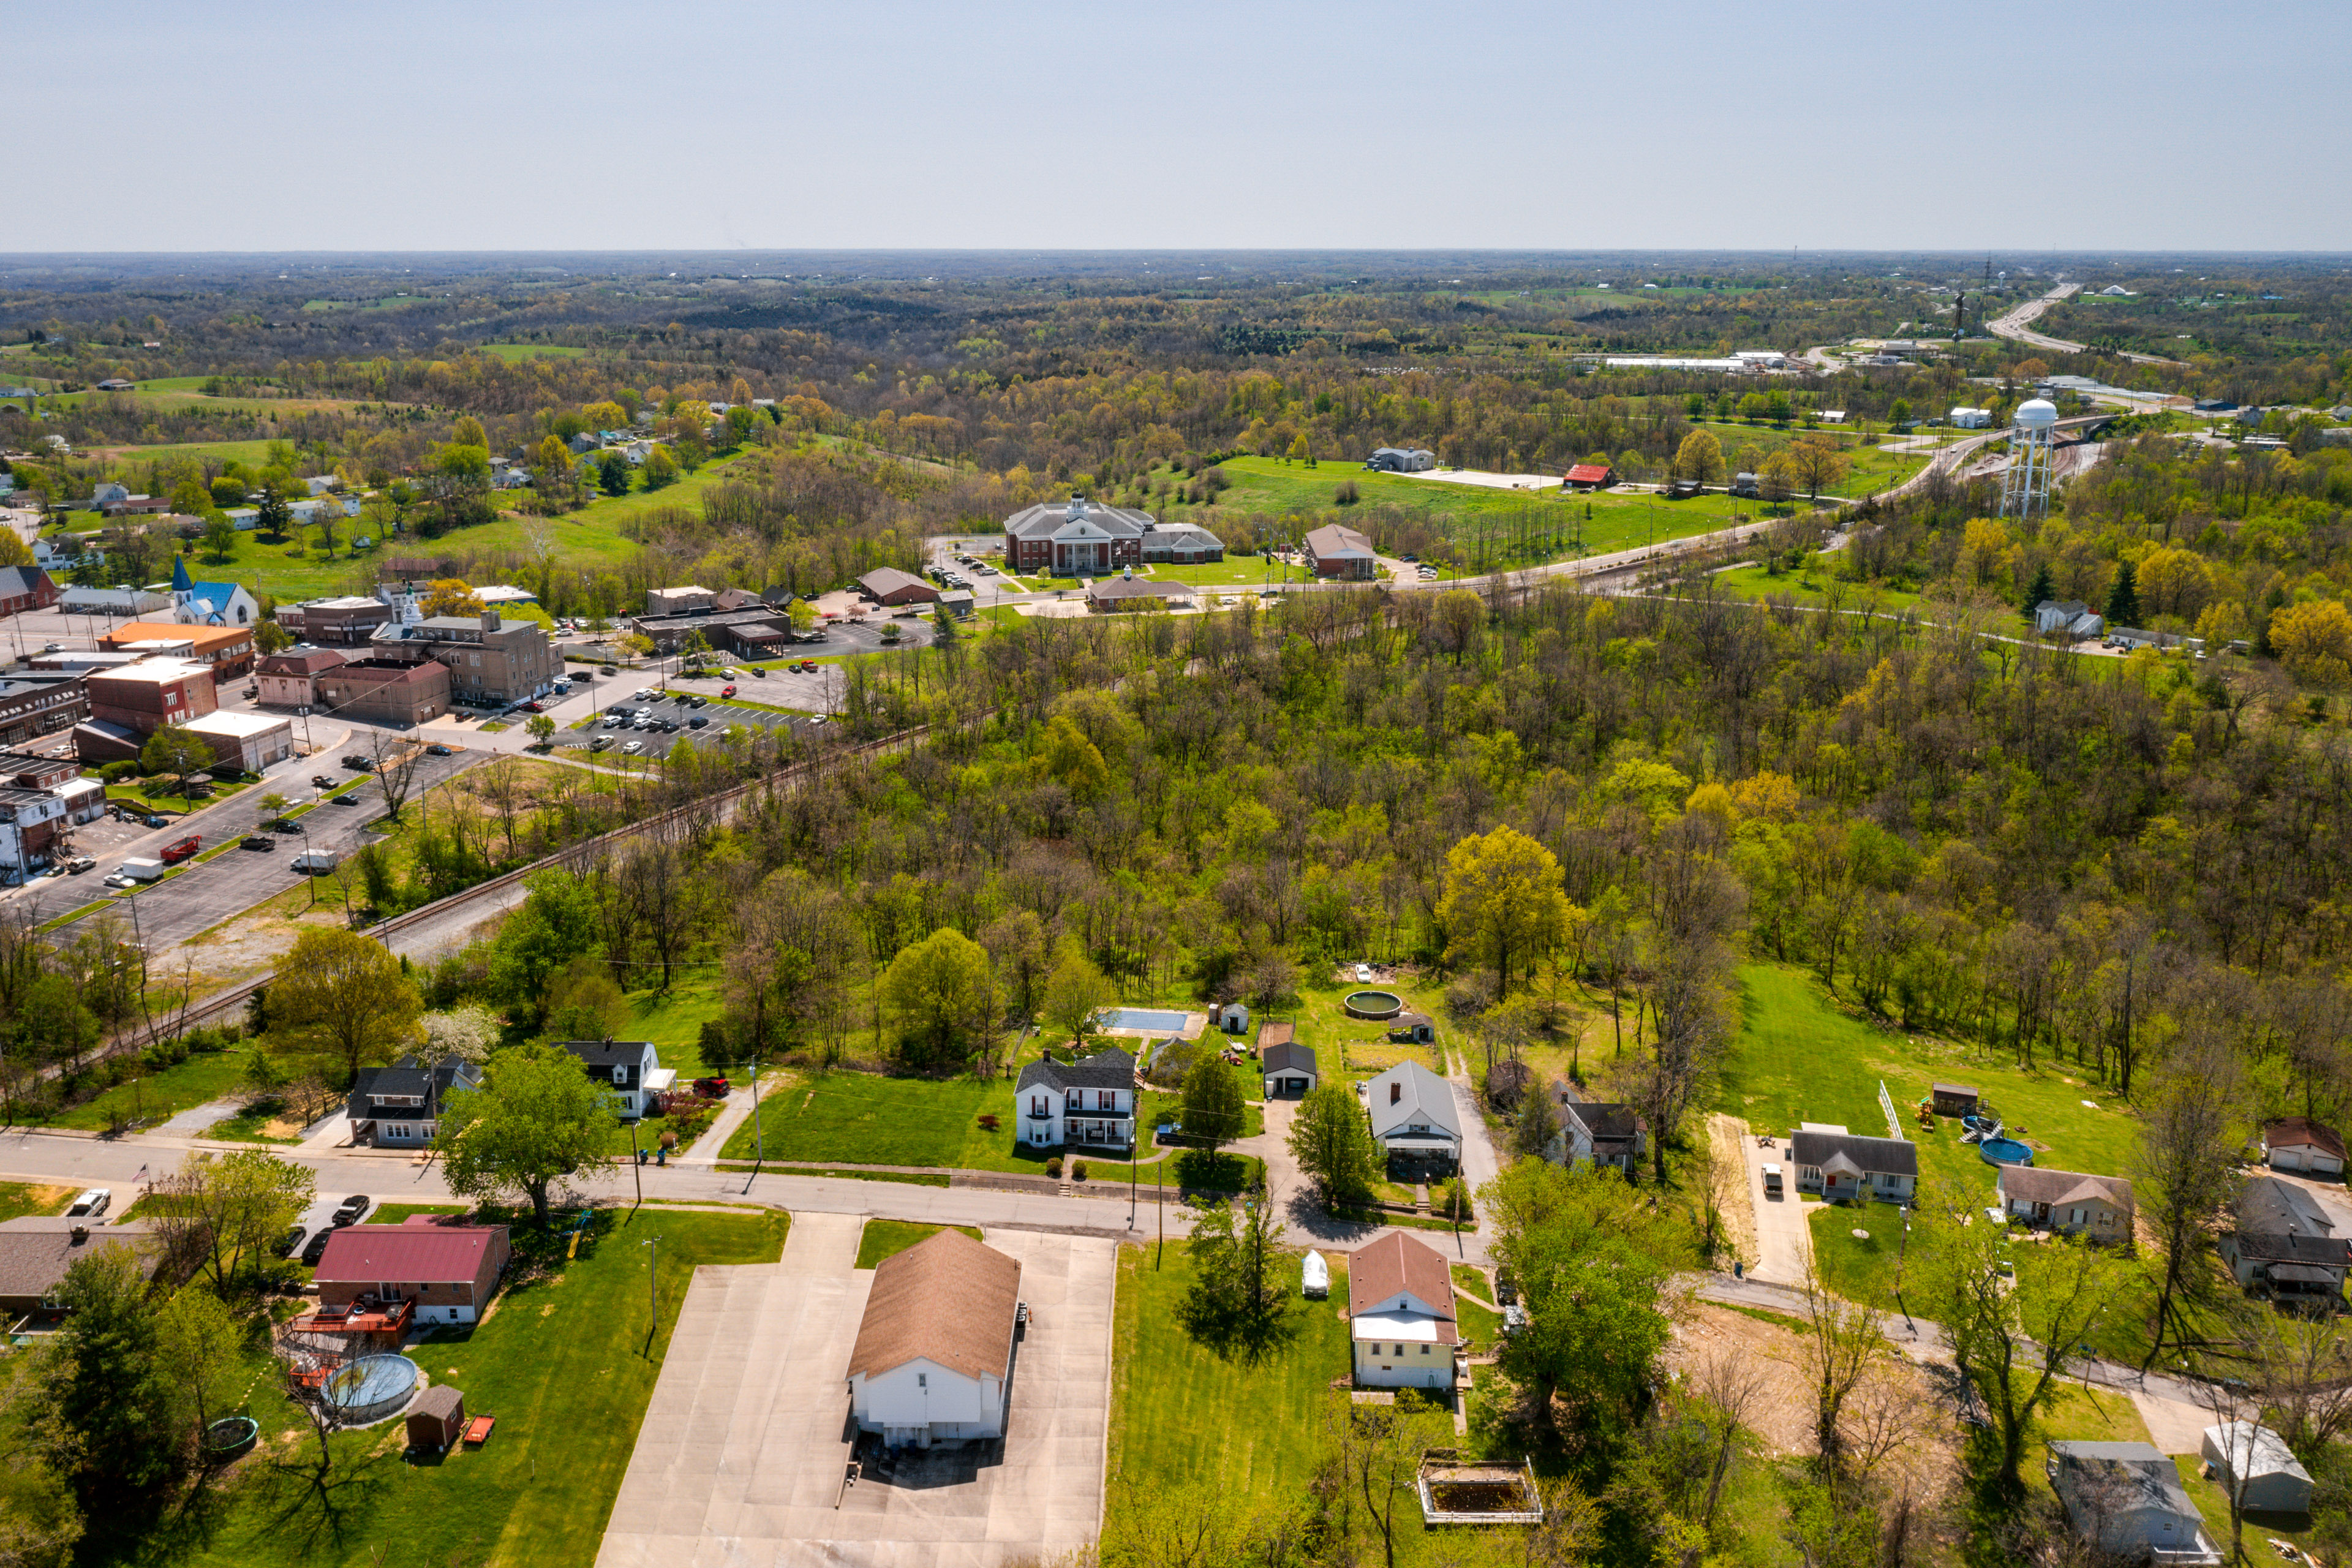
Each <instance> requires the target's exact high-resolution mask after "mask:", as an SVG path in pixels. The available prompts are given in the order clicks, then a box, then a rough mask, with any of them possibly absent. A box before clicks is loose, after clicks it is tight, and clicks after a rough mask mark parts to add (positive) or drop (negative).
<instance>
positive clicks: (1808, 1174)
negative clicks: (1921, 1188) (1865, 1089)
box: [1789, 1121, 1919, 1204]
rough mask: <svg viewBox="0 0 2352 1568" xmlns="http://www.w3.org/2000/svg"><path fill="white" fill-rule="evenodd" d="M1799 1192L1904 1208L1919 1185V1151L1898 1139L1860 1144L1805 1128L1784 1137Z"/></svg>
mask: <svg viewBox="0 0 2352 1568" xmlns="http://www.w3.org/2000/svg"><path fill="white" fill-rule="evenodd" d="M1789 1158H1790V1161H1791V1162H1793V1163H1795V1165H1796V1167H1797V1188H1798V1190H1799V1191H1800V1192H1807V1193H1819V1194H1822V1196H1823V1197H1824V1198H1832V1199H1834V1198H1848V1199H1853V1200H1856V1201H1860V1200H1863V1199H1867V1198H1876V1199H1878V1200H1880V1201H1881V1202H1883V1203H1892V1204H1900V1203H1909V1202H1910V1201H1911V1194H1912V1192H1913V1190H1914V1189H1915V1188H1916V1187H1917V1186H1918V1184H1919V1151H1918V1150H1917V1149H1916V1148H1915V1147H1913V1145H1912V1144H1911V1143H1910V1142H1909V1141H1908V1140H1906V1139H1902V1138H1863V1137H1857V1136H1856V1135H1855V1134H1853V1133H1852V1132H1848V1131H1846V1130H1845V1129H1844V1128H1843V1127H1828V1126H1817V1125H1815V1124H1814V1123H1812V1122H1810V1121H1809V1122H1807V1123H1806V1124H1805V1125H1804V1126H1802V1127H1800V1128H1799V1129H1797V1131H1794V1132H1792V1133H1790V1135H1789Z"/></svg>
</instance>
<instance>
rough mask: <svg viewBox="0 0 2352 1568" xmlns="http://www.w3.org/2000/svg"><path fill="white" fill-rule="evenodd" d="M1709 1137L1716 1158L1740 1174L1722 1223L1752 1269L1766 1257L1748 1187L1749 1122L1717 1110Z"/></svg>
mask: <svg viewBox="0 0 2352 1568" xmlns="http://www.w3.org/2000/svg"><path fill="white" fill-rule="evenodd" d="M1706 1136H1707V1142H1708V1143H1709V1144H1710V1145H1712V1147H1713V1152H1714V1157H1715V1158H1717V1159H1718V1160H1728V1161H1729V1162H1730V1164H1731V1168H1732V1169H1733V1170H1735V1171H1737V1172H1738V1173H1739V1179H1738V1181H1737V1182H1734V1183H1732V1184H1730V1189H1729V1190H1728V1191H1727V1192H1726V1193H1725V1194H1723V1223H1724V1226H1725V1227H1726V1228H1727V1229H1728V1230H1729V1231H1730V1232H1731V1249H1732V1250H1733V1251H1734V1252H1736V1253H1738V1255H1739V1257H1740V1258H1741V1260H1742V1261H1744V1262H1745V1263H1746V1264H1747V1265H1748V1267H1749V1268H1755V1267H1756V1260H1757V1259H1758V1258H1761V1257H1763V1256H1764V1245H1763V1243H1762V1242H1761V1241H1759V1239H1758V1238H1757V1235H1756V1202H1755V1195H1754V1194H1752V1193H1750V1192H1749V1191H1748V1122H1747V1121H1746V1119H1745V1118H1742V1117H1738V1116H1726V1115H1725V1114H1723V1112H1721V1111H1719V1110H1718V1111H1717V1112H1715V1113H1714V1114H1712V1115H1710V1116H1709V1117H1708V1118H1707V1119H1706Z"/></svg>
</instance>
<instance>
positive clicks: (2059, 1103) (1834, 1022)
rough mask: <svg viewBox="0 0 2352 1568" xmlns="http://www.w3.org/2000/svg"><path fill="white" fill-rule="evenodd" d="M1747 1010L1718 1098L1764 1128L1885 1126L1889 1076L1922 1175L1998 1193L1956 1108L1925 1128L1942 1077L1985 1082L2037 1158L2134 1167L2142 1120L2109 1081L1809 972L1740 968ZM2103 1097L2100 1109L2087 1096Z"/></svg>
mask: <svg viewBox="0 0 2352 1568" xmlns="http://www.w3.org/2000/svg"><path fill="white" fill-rule="evenodd" d="M1739 981H1740V992H1741V997H1742V1003H1743V1012H1744V1021H1743V1024H1742V1026H1741V1029H1740V1032H1739V1037H1738V1040H1737V1041H1736V1042H1735V1044H1734V1046H1733V1048H1732V1051H1731V1055H1730V1057H1729V1058H1728V1059H1727V1061H1726V1062H1725V1064H1724V1069H1723V1074H1722V1079H1721V1089H1720V1093H1719V1097H1718V1100H1717V1107H1716V1108H1717V1110H1723V1111H1726V1112H1728V1113H1729V1114H1731V1115H1734V1116H1744V1117H1746V1118H1747V1119H1748V1125H1749V1126H1750V1127H1751V1128H1753V1129H1755V1130H1756V1131H1769V1132H1774V1133H1786V1132H1788V1131H1790V1130H1791V1129H1793V1128H1794V1127H1796V1125H1797V1124H1798V1123H1799V1122H1801V1121H1824V1122H1832V1123H1837V1124H1841V1125H1843V1126H1844V1127H1846V1128H1848V1129H1849V1130H1851V1131H1854V1132H1857V1133H1860V1134H1863V1135H1864V1136H1866V1137H1872V1138H1884V1137H1885V1136H1886V1118H1885V1114H1884V1113H1883V1112H1881V1110H1879V1106H1878V1086H1879V1084H1880V1082H1881V1081H1884V1082H1885V1085H1886V1090H1887V1093H1888V1094H1890V1095H1891V1096H1893V1097H1894V1100H1895V1110H1896V1111H1897V1112H1898V1113H1900V1115H1901V1119H1902V1127H1903V1135H1904V1136H1905V1137H1906V1138H1909V1139H1911V1140H1913V1141H1914V1142H1916V1143H1917V1144H1918V1146H1919V1173H1920V1177H1921V1179H1922V1180H1923V1181H1932V1182H1937V1183H1941V1184H1945V1185H1946V1186H1947V1187H1948V1188H1949V1189H1950V1190H1952V1191H1953V1192H1955V1193H1956V1194H1965V1195H1966V1196H1967V1197H1968V1199H1969V1202H1970V1203H1972V1204H1976V1205H1984V1204H1989V1203H1991V1202H1992V1201H1993V1193H1994V1188H1993V1181H1994V1174H1993V1167H1991V1166H1990V1165H1988V1164H1986V1163H1984V1162H1983V1161H1982V1160H1981V1159H1980V1158H1979V1157H1978V1154H1977V1151H1976V1146H1975V1145H1974V1144H1969V1143H1963V1142H1960V1127H1959V1123H1958V1121H1954V1120H1952V1119H1950V1118H1948V1117H1937V1118H1935V1119H1934V1125H1933V1126H1932V1127H1929V1128H1922V1127H1921V1126H1920V1125H1919V1124H1918V1121H1917V1119H1916V1116H1915V1115H1914V1114H1913V1110H1914V1108H1915V1107H1916V1106H1917V1104H1918V1102H1919V1100H1921V1099H1922V1098H1923V1097H1925V1096H1926V1094H1927V1089H1928V1086H1929V1085H1930V1084H1932V1083H1934V1082H1936V1081H1937V1080H1939V1079H1940V1080H1943V1081H1947V1082H1958V1083H1964V1084H1967V1085H1969V1086H1971V1087H1972V1088H1974V1089H1977V1090H1978V1091H1979V1093H1980V1094H1982V1095H1983V1096H1984V1097H1985V1100H1987V1102H1989V1103H1990V1105H1991V1106H1992V1107H1994V1108H1995V1109H1996V1110H1998V1111H1999V1113H2000V1116H2001V1118H2002V1119H2003V1120H2004V1121H2006V1122H2007V1123H2008V1124H2009V1127H2010V1130H2011V1133H2012V1135H2015V1136H2021V1137H2023V1138H2024V1139H2025V1141H2026V1142H2029V1143H2030V1144H2032V1145H2033V1146H2034V1163H2035V1164H2037V1165H2041V1166H2043V1167H2045V1168H2049V1169H2053V1170H2061V1171H2084V1172H2087V1173H2092V1174H2094V1175H2102V1176H2120V1175H2126V1174H2127V1173H2128V1169H2127V1168H2128V1166H2129V1164H2130V1162H2131V1159H2132V1154H2133V1150H2134V1148H2135V1146H2136V1140H2137V1122H2136V1121H2135V1120H2134V1119H2133V1117H2132V1116H2131V1115H2130V1114H2129V1113H2128V1112H2127V1111H2126V1110H2124V1109H2122V1108H2121V1107H2119V1106H2116V1105H2112V1104H2109V1103H2108V1102H2107V1100H2106V1098H2105V1089H2100V1088H2097V1087H2095V1086H2093V1085H2090V1084H2087V1083H2085V1082H2084V1081H2082V1080H2081V1079H2076V1078H2074V1076H2073V1075H2071V1074H2070V1073H2068V1072H2067V1071H2066V1070H2065V1069H2064V1068H2063V1065H2061V1066H2053V1065H2051V1064H2049V1063H2046V1062H2045V1063H2042V1064H2041V1065H2039V1066H2037V1067H2036V1068H2034V1069H2033V1070H2032V1071H2031V1072H2028V1071H2026V1070H2024V1069H2022V1068H2019V1067H2018V1066H2017V1065H2016V1064H2015V1063H2014V1061H2012V1060H2011V1059H2010V1058H2006V1057H1990V1056H1988V1055H1987V1054H1986V1053H1984V1052H1981V1051H1979V1050H1977V1049H1975V1048H1973V1047H1966V1046H1960V1045H1955V1044H1953V1043H1952V1042H1950V1041H1947V1040H1940V1039H1937V1038H1935V1037H1931V1036H1927V1035H1917V1036H1906V1035H1904V1034H1902V1033H1899V1032H1897V1031H1895V1030H1893V1029H1889V1028H1885V1027H1882V1026H1878V1025H1876V1024H1873V1023H1867V1022H1864V1020H1862V1019H1860V1018H1856V1017H1853V1016H1849V1015H1847V1014H1846V1013H1844V1012H1843V1011H1841V1010H1840V1009H1839V1008H1837V1007H1836V1006H1833V1005H1832V1004H1831V1002H1830V1000H1829V998H1828V996H1827V995H1826V994H1824V993H1823V992H1822V988H1821V985H1820V983H1819V982H1818V981H1816V980H1815V979H1814V978H1813V977H1812V976H1811V974H1810V973H1805V972H1803V971H1801V970H1797V969H1792V968H1786V967H1781V966H1777V965H1771V964H1760V963H1759V964H1748V965H1745V966H1743V967H1742V968H1741V969H1740V971H1739ZM2085 1100H2090V1101H2093V1102H2095V1107H2096V1108H2095V1109H2094V1108H2093V1106H2091V1105H2085V1104H2084V1101H2085Z"/></svg>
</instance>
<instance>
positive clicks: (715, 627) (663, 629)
mask: <svg viewBox="0 0 2352 1568" xmlns="http://www.w3.org/2000/svg"><path fill="white" fill-rule="evenodd" d="M791 620H792V616H791V614H790V613H789V612H787V611H784V610H771V609H768V608H766V607H764V606H762V607H761V608H759V609H755V610H722V611H715V612H714V611H689V612H688V613H687V614H684V615H677V616H638V617H637V618H636V619H635V620H634V621H632V622H631V623H630V625H631V626H635V628H636V630H637V631H638V633H639V634H640V635H642V636H643V637H645V638H646V640H647V641H648V642H650V643H652V644H653V645H654V648H655V651H656V652H658V653H676V652H677V650H678V649H679V648H681V647H685V646H686V641H687V639H688V637H692V636H694V635H695V634H696V633H697V632H699V633H701V634H702V640H703V642H704V643H705V644H707V645H708V646H709V647H710V649H711V651H712V652H714V653H729V654H733V655H735V656H737V657H738V658H775V657H777V653H778V651H779V650H780V649H782V647H784V645H786V644H787V643H790V642H791V641H792V640H793V636H792V633H791V632H790V631H789V630H787V629H786V626H787V625H788V624H789V623H790V621H791Z"/></svg>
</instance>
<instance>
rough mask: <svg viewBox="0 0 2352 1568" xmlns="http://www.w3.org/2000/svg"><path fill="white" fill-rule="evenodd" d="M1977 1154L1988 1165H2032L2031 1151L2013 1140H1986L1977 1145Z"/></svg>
mask: <svg viewBox="0 0 2352 1568" xmlns="http://www.w3.org/2000/svg"><path fill="white" fill-rule="evenodd" d="M1977 1154H1978V1156H1979V1158H1981V1159H1982V1160H1983V1161H1984V1163H1986V1164H1988V1165H2031V1164H2032V1163H2033V1151H2032V1150H2031V1149H2029V1148H2027V1147H2026V1146H2025V1145H2024V1144H2022V1143H2021V1142H2018V1141H2017V1140H2016V1139H2014V1138H1988V1139H1986V1140H1985V1141H1984V1142H1981V1143H1979V1144H1978V1145H1977Z"/></svg>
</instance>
